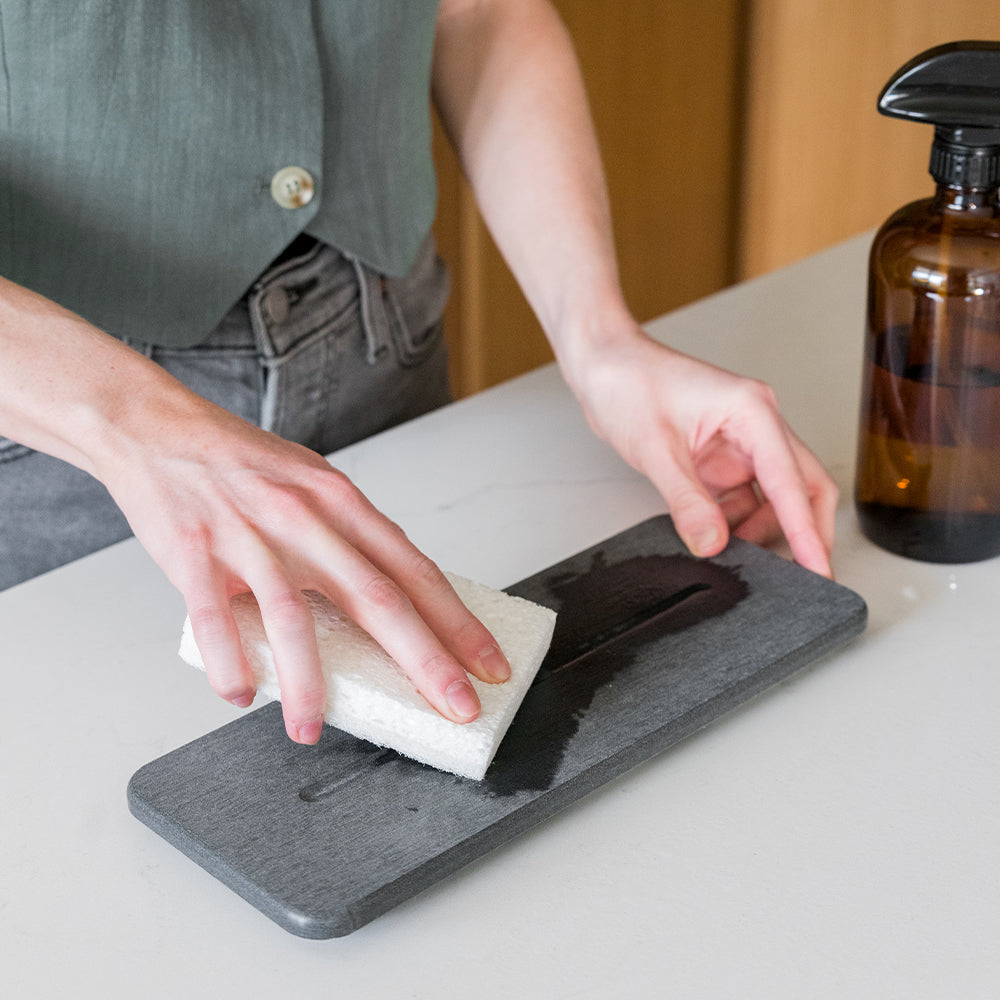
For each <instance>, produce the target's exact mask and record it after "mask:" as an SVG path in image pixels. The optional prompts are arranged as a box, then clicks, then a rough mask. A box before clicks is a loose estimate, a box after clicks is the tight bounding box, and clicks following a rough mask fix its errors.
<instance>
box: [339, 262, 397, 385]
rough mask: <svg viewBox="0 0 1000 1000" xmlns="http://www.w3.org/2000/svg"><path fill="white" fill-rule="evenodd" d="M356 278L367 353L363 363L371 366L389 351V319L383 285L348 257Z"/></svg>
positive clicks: (377, 277) (382, 282) (372, 274)
mask: <svg viewBox="0 0 1000 1000" xmlns="http://www.w3.org/2000/svg"><path fill="white" fill-rule="evenodd" d="M348 260H350V262H351V264H352V265H353V266H354V273H355V274H356V275H357V276H358V292H359V297H360V299H361V328H362V330H363V331H364V335H365V341H366V342H367V344H368V351H367V353H366V354H365V361H366V362H367V363H368V364H370V365H373V364H375V363H376V362H377V361H379V360H381V358H382V357H383V356H384V355H385V353H386V351H388V350H389V341H390V337H391V333H390V331H389V318H388V316H387V315H386V311H385V283H384V281H383V279H382V278H381V277H380V276H379V275H377V274H375V273H374V272H373V271H370V270H369V269H368V268H367V267H365V266H364V264H362V263H361V261H359V260H358V259H357V258H356V257H349V258H348Z"/></svg>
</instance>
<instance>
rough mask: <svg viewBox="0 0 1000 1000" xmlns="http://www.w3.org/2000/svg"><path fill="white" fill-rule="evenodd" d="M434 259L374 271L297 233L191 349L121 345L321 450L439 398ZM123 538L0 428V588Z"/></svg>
mask: <svg viewBox="0 0 1000 1000" xmlns="http://www.w3.org/2000/svg"><path fill="white" fill-rule="evenodd" d="M447 295H448V279H447V274H446V272H445V269H444V266H443V265H442V264H441V262H440V260H439V259H438V258H437V255H436V254H435V252H434V246H433V242H432V241H431V240H428V241H427V243H426V244H425V245H424V248H423V250H422V251H421V254H420V257H419V259H418V260H417V263H416V264H415V265H414V267H413V268H412V270H411V271H410V273H409V274H408V275H407V276H406V277H404V278H397V279H387V278H383V277H381V276H379V275H377V274H375V273H373V272H372V271H370V270H369V269H368V268H366V267H365V266H364V265H361V264H359V263H358V262H356V261H352V260H349V259H347V258H345V257H343V256H341V255H340V254H338V253H337V252H336V251H334V250H332V249H330V248H329V247H327V246H325V245H323V244H320V243H317V242H316V241H314V240H312V239H309V238H303V237H300V238H299V239H298V240H296V242H295V243H294V244H293V245H292V247H291V248H289V250H288V251H286V253H285V254H283V255H282V257H280V258H279V259H278V261H276V262H275V264H273V265H272V266H271V267H270V268H269V269H268V270H267V271H266V272H265V274H264V275H263V276H262V277H261V278H260V279H259V280H258V281H257V282H255V283H254V285H253V287H252V288H251V289H250V291H249V292H248V293H247V295H246V296H245V297H244V298H243V299H241V300H240V302H238V303H237V304H236V305H235V306H234V307H233V308H232V310H230V312H229V313H228V314H227V315H226V316H225V318H224V319H223V320H222V322H221V323H220V324H219V325H218V326H217V327H216V329H215V330H214V331H213V333H212V334H211V335H210V336H209V337H208V338H207V339H206V340H205V341H204V342H203V343H201V344H199V345H198V346H196V347H192V348H184V349H171V348H165V347H156V346H154V345H152V344H146V343H142V342H141V341H130V342H129V343H130V344H131V346H132V347H133V348H135V349H136V350H138V351H141V352H142V353H143V354H145V355H146V356H147V357H150V358H152V359H153V360H154V361H157V362H158V363H159V364H161V365H162V366H163V367H164V368H165V369H166V370H167V371H169V372H170V373H171V374H173V375H175V376H176V377H177V378H178V379H180V380H181V381H182V382H185V383H186V384H187V385H189V386H190V387H191V388H192V389H194V390H195V391H196V392H198V393H199V394H201V395H202V396H205V397H206V398H208V399H210V400H212V401H213V402H215V403H218V404H220V405H222V406H224V407H225V408H226V409H228V410H231V411H232V412H233V413H236V414H237V415H238V416H241V417H243V418H244V419H246V420H249V421H252V422H253V423H255V424H258V425H259V426H261V427H264V428H265V429H267V430H270V431H273V432H275V433H276V434H279V435H281V436H282V437H286V438H289V439H291V440H293V441H298V442H299V443H301V444H304V445H306V446H308V447H310V448H313V449H315V450H316V451H318V452H320V453H321V454H326V453H328V452H331V451H334V450H336V449H337V448H341V447H343V446H345V445H347V444H350V443H351V442H353V441H357V440H359V439H361V438H363V437H367V436H368V435H370V434H374V433H375V432H377V431H380V430H384V429H386V428H388V427H391V426H393V425H394V424H397V423H400V422H401V421H404V420H408V419H410V418H411V417H415V416H418V415H420V414H421V413H425V412H427V411H428V410H430V409H433V408H434V407H436V406H440V405H442V404H443V403H446V402H447V401H448V400H449V398H450V394H449V388H448V374H447V357H446V350H445V346H444V341H443V336H442V330H441V315H442V312H443V310H444V304H445V301H446V299H447ZM129 534H130V529H129V526H128V523H127V522H126V520H125V518H124V516H123V515H122V513H121V511H120V510H119V509H118V507H117V506H116V505H115V503H114V502H113V501H112V499H111V497H110V496H109V495H108V492H107V490H105V488H104V487H103V486H102V485H101V484H100V483H99V482H97V481H96V480H95V479H93V478H92V477H90V476H89V475H87V474H86V473H84V472H81V471H80V470H78V469H76V468H74V467H73V466H71V465H68V464H66V463H65V462H61V461H59V460H58V459H55V458H52V457H50V456H48V455H44V454H42V453H40V452H36V451H32V450H31V449H29V448H26V447H24V446H23V445H20V444H17V443H16V442H14V441H11V440H9V439H8V438H3V437H0V589H4V588H6V587H10V586H13V585H14V584H15V583H18V582H20V581H22V580H26V579H28V578H30V577H32V576H36V575H38V574H39V573H43V572H45V571H46V570H49V569H53V568H55V567H56V566H60V565H62V564H64V563H67V562H69V561H71V560H73V559H77V558H79V557H80V556H83V555H86V554H87V553H89V552H93V551H96V550H97V549H100V548H103V547H104V546H106V545H110V544H111V543H113V542H116V541H120V540H121V539H122V538H125V537H127V536H128V535H129Z"/></svg>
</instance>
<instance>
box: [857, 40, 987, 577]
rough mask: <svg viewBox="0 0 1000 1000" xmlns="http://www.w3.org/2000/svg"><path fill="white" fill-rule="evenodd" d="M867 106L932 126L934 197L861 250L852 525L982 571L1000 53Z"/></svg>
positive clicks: (934, 59) (945, 58) (946, 51)
mask: <svg viewBox="0 0 1000 1000" xmlns="http://www.w3.org/2000/svg"><path fill="white" fill-rule="evenodd" d="M878 108H879V111H880V112H882V113H883V114H886V115H891V116H893V117H897V118H906V119H910V120H913V121H919V122H929V123H932V124H934V125H935V135H934V145H933V148H932V152H931V163H930V172H931V175H932V177H933V178H934V180H935V181H936V183H937V191H936V193H935V195H934V197H932V198H926V199H924V200H922V201H917V202H913V203H912V204H910V205H906V206H905V207H904V208H901V209H900V210H899V211H898V212H896V213H895V214H894V215H892V216H891V217H890V218H889V219H888V220H887V221H886V222H885V224H884V225H883V226H882V228H881V229H880V230H879V231H878V233H877V235H876V236H875V240H874V242H873V244H872V249H871V256H870V261H869V283H868V305H867V330H866V335H865V361H864V379H863V386H862V404H861V406H862V408H861V422H860V424H861V425H860V435H859V447H858V466H857V478H856V492H855V502H856V507H857V511H858V518H859V521H860V524H861V529H862V531H863V532H864V533H865V535H867V536H868V538H870V539H871V540H872V541H873V542H875V543H876V544H878V545H880V546H882V547H883V548H885V549H888V550H889V551H891V552H896V553H899V554H901V555H904V556H910V557H911V558H915V559H923V560H926V561H929V562H948V563H958V562H971V561H974V560H978V559H986V558H988V557H990V556H994V555H997V554H1000V206H998V197H997V195H998V185H1000V43H998V42H956V43H953V44H951V45H944V46H939V47H938V48H935V49H931V50H930V51H928V52H925V53H923V54H922V55H920V56H917V57H916V58H915V59H913V60H911V61H910V62H909V63H907V64H906V66H904V67H903V68H902V69H900V70H899V71H898V72H897V73H896V74H895V75H894V76H893V77H892V79H891V80H890V81H889V83H888V84H887V85H886V87H885V89H884V90H883V91H882V94H881V95H880V97H879V102H878Z"/></svg>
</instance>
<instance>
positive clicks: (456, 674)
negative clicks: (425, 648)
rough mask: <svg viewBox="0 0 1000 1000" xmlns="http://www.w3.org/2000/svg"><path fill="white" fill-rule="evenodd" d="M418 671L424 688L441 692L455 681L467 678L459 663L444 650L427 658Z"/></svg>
mask: <svg viewBox="0 0 1000 1000" xmlns="http://www.w3.org/2000/svg"><path fill="white" fill-rule="evenodd" d="M417 671H418V674H419V678H420V680H421V682H422V683H423V686H425V687H430V688H432V689H434V690H440V691H443V690H445V688H447V687H448V685H449V684H451V683H453V682H454V681H455V680H464V679H465V678H466V676H467V674H466V672H465V671H464V670H463V669H462V667H461V666H460V665H459V663H458V661H457V660H456V659H455V658H454V657H453V656H452V655H451V654H450V653H448V652H446V651H444V650H442V651H440V652H438V653H433V654H432V655H430V656H428V657H427V658H425V659H424V660H423V661H422V662H421V663H420V665H419V667H418V668H417Z"/></svg>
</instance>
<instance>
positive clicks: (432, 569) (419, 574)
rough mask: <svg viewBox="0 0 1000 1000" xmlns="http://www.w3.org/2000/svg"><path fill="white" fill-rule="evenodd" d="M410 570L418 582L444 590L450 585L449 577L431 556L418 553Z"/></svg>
mask: <svg viewBox="0 0 1000 1000" xmlns="http://www.w3.org/2000/svg"><path fill="white" fill-rule="evenodd" d="M410 572H411V573H412V575H413V578H414V579H415V580H416V581H417V583H419V584H422V585H424V586H427V587H432V588H433V589H435V590H444V589H445V588H447V587H448V578H447V577H446V576H445V575H444V573H443V572H442V571H441V568H440V567H439V566H438V564H437V563H436V562H434V560H433V559H431V558H430V556H425V555H423V554H422V553H420V554H418V555H417V557H416V559H415V560H414V562H413V566H412V568H411V571H410Z"/></svg>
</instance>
